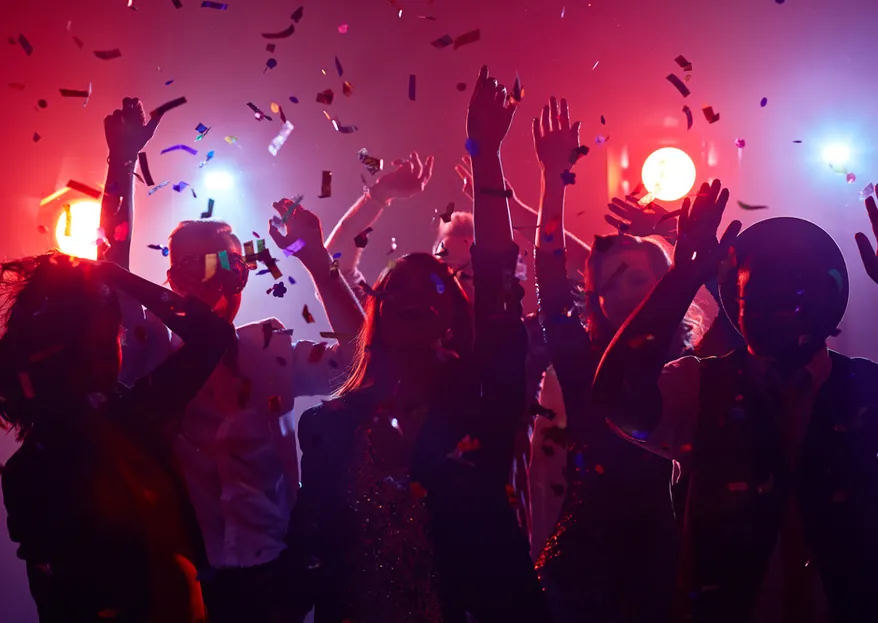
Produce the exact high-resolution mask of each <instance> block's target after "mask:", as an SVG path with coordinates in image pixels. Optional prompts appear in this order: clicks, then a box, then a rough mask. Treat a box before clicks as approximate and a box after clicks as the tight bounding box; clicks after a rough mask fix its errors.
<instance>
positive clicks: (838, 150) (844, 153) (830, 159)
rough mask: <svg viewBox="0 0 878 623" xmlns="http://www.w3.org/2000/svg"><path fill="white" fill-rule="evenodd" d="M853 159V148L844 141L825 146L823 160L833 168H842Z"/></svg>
mask: <svg viewBox="0 0 878 623" xmlns="http://www.w3.org/2000/svg"><path fill="white" fill-rule="evenodd" d="M850 159H851V148H850V147H848V146H847V145H845V144H844V143H834V144H832V145H827V146H826V147H824V148H823V161H824V162H826V164H828V165H829V166H831V167H832V168H833V169H842V168H844V165H846V164H847V163H848V160H850Z"/></svg>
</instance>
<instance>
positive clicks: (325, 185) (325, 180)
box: [318, 171, 332, 199]
mask: <svg viewBox="0 0 878 623" xmlns="http://www.w3.org/2000/svg"><path fill="white" fill-rule="evenodd" d="M331 196H332V171H323V173H322V174H321V178H320V194H319V195H318V198H319V199H326V198H327V197H331Z"/></svg>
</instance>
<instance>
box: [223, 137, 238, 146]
mask: <svg viewBox="0 0 878 623" xmlns="http://www.w3.org/2000/svg"><path fill="white" fill-rule="evenodd" d="M225 141H226V142H227V143H228V144H229V145H237V144H238V137H237V136H227V137H226V138H225Z"/></svg>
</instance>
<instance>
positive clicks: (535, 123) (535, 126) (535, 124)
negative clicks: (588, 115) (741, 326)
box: [533, 117, 543, 142]
mask: <svg viewBox="0 0 878 623" xmlns="http://www.w3.org/2000/svg"><path fill="white" fill-rule="evenodd" d="M533 133H534V142H536V141H538V140H540V139H541V138H542V137H543V131H542V130H541V129H540V120H539V119H538V118H536V117H534V121H533Z"/></svg>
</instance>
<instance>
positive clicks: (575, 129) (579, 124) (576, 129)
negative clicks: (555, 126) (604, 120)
mask: <svg viewBox="0 0 878 623" xmlns="http://www.w3.org/2000/svg"><path fill="white" fill-rule="evenodd" d="M568 121H569V119H568ZM581 127H582V121H577V122H576V123H574V124H573V127H572V128H571V131H572V132H573V133H574V134H575V135H576V141H577V142H579V128H581Z"/></svg>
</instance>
